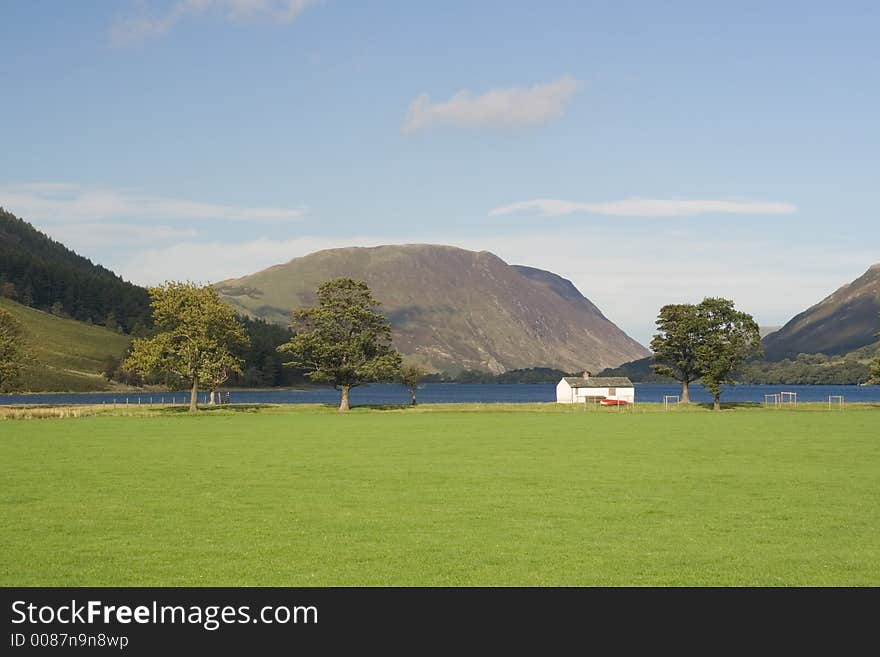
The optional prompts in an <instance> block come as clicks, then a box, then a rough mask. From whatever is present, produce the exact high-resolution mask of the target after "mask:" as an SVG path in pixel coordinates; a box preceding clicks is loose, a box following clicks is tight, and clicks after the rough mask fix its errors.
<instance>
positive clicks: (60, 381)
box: [0, 298, 131, 392]
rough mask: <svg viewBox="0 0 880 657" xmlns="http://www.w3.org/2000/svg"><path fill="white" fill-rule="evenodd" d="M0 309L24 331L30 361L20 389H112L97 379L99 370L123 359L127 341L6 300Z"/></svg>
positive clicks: (99, 376) (99, 327) (22, 377)
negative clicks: (107, 361)
mask: <svg viewBox="0 0 880 657" xmlns="http://www.w3.org/2000/svg"><path fill="white" fill-rule="evenodd" d="M0 308H2V309H3V310H6V311H8V312H9V313H11V314H12V316H13V317H15V319H17V320H18V321H19V322H20V323H21V324H22V326H23V327H24V330H25V344H26V347H27V350H28V353H29V355H30V358H29V359H28V364H27V366H26V367H25V368H24V371H23V372H22V374H21V386H20V388H21V389H23V390H25V391H29V392H39V391H43V390H53V391H71V392H89V391H93V390H110V389H111V388H112V387H113V385H111V384H110V383H109V382H108V381H107V380H106V379H105V378H104V377H103V376H101V375H100V371H101V368H102V367H103V366H104V362H105V359H106V358H107V356H111V355H112V356H116V357H117V358H122V357H123V356H124V355H125V352H126V350H127V349H128V344H129V342H131V338H130V337H128V336H127V335H121V334H119V333H116V332H114V331H109V330H107V329H106V328H104V327H103V326H93V325H90V324H84V323H83V322H77V321H75V320H72V319H68V318H65V317H56V316H55V315H50V314H49V313H45V312H42V311H40V310H35V309H34V308H28V307H27V306H22V305H21V304H18V303H15V302H14V301H10V300H9V299H3V298H0Z"/></svg>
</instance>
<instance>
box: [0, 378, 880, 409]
mask: <svg viewBox="0 0 880 657" xmlns="http://www.w3.org/2000/svg"><path fill="white" fill-rule="evenodd" d="M782 391H791V392H796V393H797V395H798V401H802V402H827V401H828V396H829V395H843V396H844V398H845V400H846V401H847V402H880V386H785V385H783V386H778V385H760V386H756V385H741V386H735V387H729V386H726V387H725V388H724V391H723V393H722V395H721V399H722V401H726V402H763V401H764V395H766V394H774V393H778V392H782ZM678 394H681V386H678V385H658V384H637V385H636V403H638V402H662V401H663V396H664V395H678ZM417 398H418V400H419V402H422V403H426V404H448V403H464V402H482V403H523V402H552V401H555V400H556V386H555V384H550V383H546V384H545V383H539V384H521V383H519V384H518V383H511V384H494V383H488V384H487V383H426V384H423V385H421V386H419V389H418V392H417ZM188 400H189V393H188V392H173V393H171V392H166V393H118V392H99V393H46V394H28V395H0V404H6V405H9V404H126V403H128V404H138V403H141V404H148V403H176V404H182V403H187V402H188ZM199 400H200V401H207V400H206V395H205V394H204V393H202V394H200V395H199ZM691 400H692V401H695V402H709V401H711V400H712V399H711V396H710V395H708V394H707V393H706V391H705V390H703V388H702V387H701V386H699V385H692V386H691ZM229 401H230V402H232V403H234V404H256V403H262V404H336V403H338V402H339V393H338V392H336V391H335V390H333V389H332V388H314V389H310V390H235V391H232V392H230V393H229ZM351 403H352V405H353V406H357V405H358V404H407V403H409V393H408V391H407V390H406V389H405V388H404V387H403V386H400V385H392V384H374V385H369V386H362V387H357V388H354V389H353V390H352V391H351Z"/></svg>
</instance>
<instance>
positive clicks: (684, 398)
mask: <svg viewBox="0 0 880 657" xmlns="http://www.w3.org/2000/svg"><path fill="white" fill-rule="evenodd" d="M689 385H690V382H689V381H682V384H681V403H682V404H690V403H691V392H690V389H689V387H688V386H689Z"/></svg>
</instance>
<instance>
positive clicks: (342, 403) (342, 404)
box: [339, 386, 351, 413]
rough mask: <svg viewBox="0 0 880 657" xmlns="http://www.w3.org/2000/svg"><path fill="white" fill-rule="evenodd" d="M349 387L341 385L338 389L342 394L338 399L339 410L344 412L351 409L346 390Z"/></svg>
mask: <svg viewBox="0 0 880 657" xmlns="http://www.w3.org/2000/svg"><path fill="white" fill-rule="evenodd" d="M350 389H351V386H341V387H340V390H341V392H342V396H341V398H340V399H339V412H340V413H345V412H347V411H350V410H351V406H349V404H348V391H349V390H350Z"/></svg>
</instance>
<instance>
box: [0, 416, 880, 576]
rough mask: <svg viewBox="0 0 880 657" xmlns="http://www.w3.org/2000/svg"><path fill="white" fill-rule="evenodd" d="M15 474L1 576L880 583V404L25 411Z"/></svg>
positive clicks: (13, 435) (7, 446)
mask: <svg viewBox="0 0 880 657" xmlns="http://www.w3.org/2000/svg"><path fill="white" fill-rule="evenodd" d="M817 408H818V407H817ZM0 473H2V482H3V486H2V491H0V509H2V517H0V554H2V555H3V559H2V562H0V585H3V586H11V585H28V586H32V585H102V586H103V585H108V586H109V585H161V586H173V585H182V586H203V585H215V586H227V585H232V586H238V585H257V586H270V585H277V586H312V585H320V586H324V585H872V586H877V585H880V409H877V408H873V409H868V408H861V409H859V408H855V407H854V408H853V409H852V410H850V409H848V410H846V411H845V412H828V411H825V412H819V411H818V410H812V411H811V410H803V411H793V410H785V411H773V410H763V409H751V410H749V409H746V410H743V409H740V410H734V411H724V412H721V413H711V412H682V413H675V412H670V413H664V412H642V413H614V412H594V413H585V412H583V411H580V412H578V411H577V410H576V409H570V408H564V407H557V406H556V405H554V404H545V405H537V404H536V405H526V404H523V405H517V406H495V407H493V406H483V407H476V406H469V407H457V406H432V407H429V406H423V407H419V408H418V409H415V410H400V409H398V410H376V409H357V410H355V411H354V412H352V413H350V414H347V415H346V414H337V413H335V412H333V411H332V410H331V409H329V408H326V407H320V406H301V407H287V408H278V407H272V408H264V409H259V410H257V409H240V410H238V411H229V410H225V411H212V412H208V413H202V414H200V415H199V416H195V417H190V416H187V415H185V414H183V413H177V412H173V413H172V412H169V411H162V412H155V416H154V417H118V416H111V415H98V416H94V417H85V418H82V417H81V418H70V419H44V420H7V421H0Z"/></svg>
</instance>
